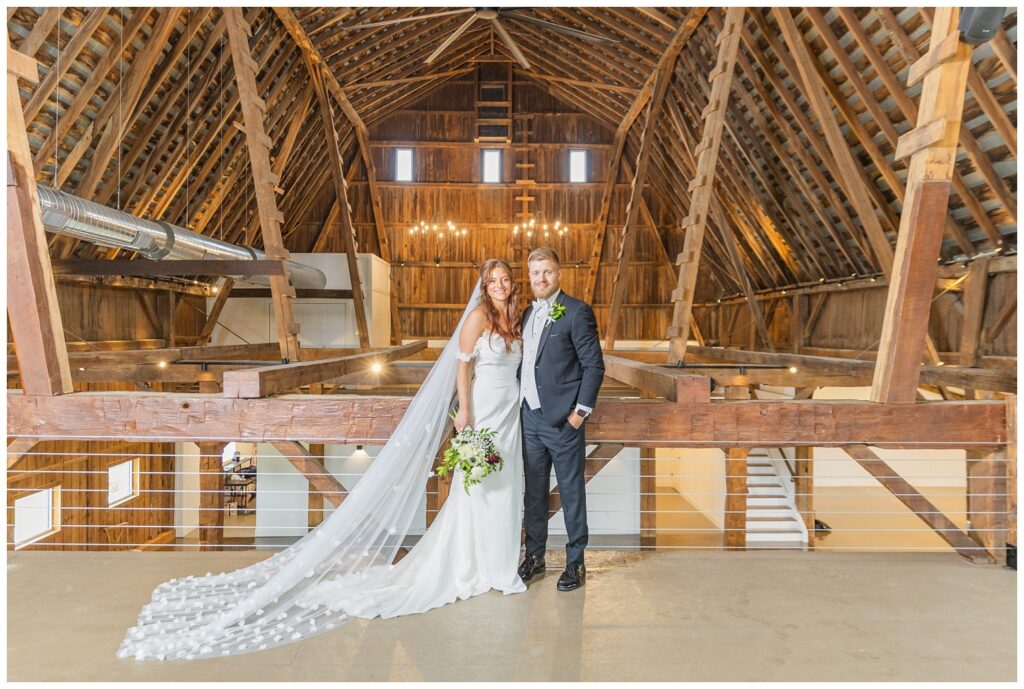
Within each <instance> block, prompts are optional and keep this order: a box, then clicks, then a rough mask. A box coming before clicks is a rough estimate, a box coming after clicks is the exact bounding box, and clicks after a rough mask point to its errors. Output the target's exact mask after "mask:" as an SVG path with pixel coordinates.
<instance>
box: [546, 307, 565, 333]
mask: <svg viewBox="0 0 1024 689" xmlns="http://www.w3.org/2000/svg"><path fill="white" fill-rule="evenodd" d="M564 315H565V306H563V305H562V304H558V303H555V304H552V305H551V308H550V309H549V310H548V320H547V321H546V322H545V323H544V327H545V328H546V327H548V326H549V325H551V324H552V323H554V322H555V321H557V320H558V319H559V318H561V317H562V316H564Z"/></svg>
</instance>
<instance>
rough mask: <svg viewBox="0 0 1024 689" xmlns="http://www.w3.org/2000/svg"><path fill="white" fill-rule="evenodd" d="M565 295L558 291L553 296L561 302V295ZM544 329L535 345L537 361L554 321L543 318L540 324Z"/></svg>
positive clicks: (557, 301) (557, 302)
mask: <svg viewBox="0 0 1024 689" xmlns="http://www.w3.org/2000/svg"><path fill="white" fill-rule="evenodd" d="M564 296H565V292H559V293H558V296H557V297H555V303H556V304H561V303H562V297H564ZM541 327H542V328H544V330H542V331H541V334H540V343H539V344H538V345H537V361H540V355H541V354H543V353H544V345H545V344H547V342H548V335H550V334H551V328H553V327H555V324H554V322H551V323H550V324H549V323H548V321H547V319H545V320H544V325H542V326H541Z"/></svg>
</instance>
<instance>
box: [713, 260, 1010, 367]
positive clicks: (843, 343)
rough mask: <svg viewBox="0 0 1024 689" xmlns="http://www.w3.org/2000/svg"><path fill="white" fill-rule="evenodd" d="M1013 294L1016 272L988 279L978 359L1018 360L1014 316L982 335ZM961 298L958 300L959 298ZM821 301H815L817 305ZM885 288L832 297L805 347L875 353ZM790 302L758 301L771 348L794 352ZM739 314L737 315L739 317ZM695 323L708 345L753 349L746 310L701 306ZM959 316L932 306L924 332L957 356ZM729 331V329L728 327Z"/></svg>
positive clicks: (938, 304) (935, 304) (742, 306)
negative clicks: (991, 335) (994, 331)
mask: <svg viewBox="0 0 1024 689" xmlns="http://www.w3.org/2000/svg"><path fill="white" fill-rule="evenodd" d="M1016 289H1017V274H1016V273H1015V272H1009V273H996V274H992V275H990V276H989V278H988V288H987V291H986V294H985V311H984V317H983V320H982V326H981V328H982V333H983V336H982V338H981V342H980V345H979V348H978V353H979V354H980V355H982V356H1014V357H1015V356H1017V325H1016V324H1017V316H1016V314H1014V315H1013V316H1012V317H1011V318H1010V321H1009V322H1008V323H1007V324H1006V326H1005V327H1003V329H1002V331H1001V332H1000V333H999V334H998V335H997V336H996V337H995V338H991V339H986V338H985V337H984V333H985V331H986V329H988V327H989V326H990V325H991V324H992V323H993V322H994V321H995V320H996V317H997V316H998V313H999V310H1000V308H1001V307H1002V305H1003V304H1005V303H1006V301H1007V300H1008V299H1010V298H1011V297H1012V296H1013V294H1014V293H1015V292H1016ZM957 296H959V295H957ZM817 298H819V297H815V299H817ZM885 299H886V288H885V287H875V288H870V289H858V290H853V291H849V292H842V291H838V292H830V293H828V299H827V301H826V302H825V305H824V306H823V307H822V311H821V315H820V316H819V317H818V319H817V322H816V324H815V326H814V329H813V330H812V331H811V333H810V337H809V338H808V339H807V340H806V341H805V342H804V347H810V348H813V347H821V348H825V349H845V350H855V351H875V350H877V348H878V339H879V337H880V335H881V332H882V320H883V318H884V315H885ZM791 304H792V299H791V298H785V297H783V298H780V299H776V300H770V301H762V302H761V308H762V310H763V311H764V315H765V319H766V320H767V323H768V332H769V335H770V336H771V338H772V342H773V343H774V344H775V345H776V346H777V347H780V348H783V349H789V348H791V347H792V345H793V342H792V336H791V311H790V306H791ZM737 312H738V313H737ZM694 318H695V319H696V320H697V323H698V325H699V326H700V328H701V332H702V333H703V334H704V336H705V338H707V339H708V340H709V341H710V343H711V344H721V345H723V346H727V347H728V346H734V347H743V348H745V349H747V348H750V346H751V337H752V332H753V325H752V321H751V315H750V309H748V308H747V306H746V304H722V305H719V306H699V307H696V308H695V309H694ZM962 323H963V316H962V315H961V314H960V313H959V311H957V310H956V309H952V308H949V307H947V306H946V305H944V304H943V303H942V302H939V301H933V302H932V310H931V318H930V319H929V322H928V331H929V334H930V335H931V336H932V338H933V340H934V341H935V344H936V346H937V347H938V349H939V351H942V352H956V351H959V349H960V328H961V325H962ZM730 324H731V325H732V328H731V329H729V325H730Z"/></svg>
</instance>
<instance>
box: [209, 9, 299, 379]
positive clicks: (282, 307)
mask: <svg viewBox="0 0 1024 689" xmlns="http://www.w3.org/2000/svg"><path fill="white" fill-rule="evenodd" d="M224 18H225V21H226V24H227V30H228V39H229V44H230V47H231V59H232V63H233V64H234V67H235V82H236V84H237V86H238V95H239V101H240V103H241V106H242V117H243V119H244V121H245V140H246V146H247V148H248V151H249V166H250V168H251V169H252V176H253V183H254V185H255V188H256V205H257V208H258V212H259V216H260V230H261V233H262V235H263V250H264V252H265V253H266V255H267V258H269V259H278V260H281V261H285V260H287V259H288V258H290V254H289V253H288V252H287V251H286V250H285V248H284V245H283V244H282V240H281V223H282V222H283V220H284V216H283V215H281V211H279V210H278V208H277V199H276V196H275V195H276V191H275V187H276V186H277V184H278V183H279V182H280V181H281V180H280V177H278V176H277V175H275V174H274V172H273V170H272V168H271V165H270V137H268V136H267V134H266V132H265V131H264V126H263V118H264V117H265V115H266V103H265V102H264V101H263V99H262V98H260V95H259V90H258V88H259V87H258V86H257V84H256V72H257V69H258V66H257V64H256V62H255V61H254V60H253V59H252V55H251V53H250V51H249V41H248V36H249V35H250V30H249V26H248V24H247V23H246V21H245V17H244V16H243V15H242V11H241V10H240V9H238V8H234V7H228V8H225V9H224ZM270 288H271V290H272V291H273V294H274V297H273V305H274V321H275V326H276V328H277V339H278V343H279V345H280V347H281V358H282V359H286V360H289V361H298V360H299V339H298V335H299V324H298V323H297V322H295V318H294V316H293V315H292V304H291V298H292V297H294V294H295V291H294V289H293V288H292V287H291V285H289V284H288V278H287V277H284V276H272V277H271V278H270Z"/></svg>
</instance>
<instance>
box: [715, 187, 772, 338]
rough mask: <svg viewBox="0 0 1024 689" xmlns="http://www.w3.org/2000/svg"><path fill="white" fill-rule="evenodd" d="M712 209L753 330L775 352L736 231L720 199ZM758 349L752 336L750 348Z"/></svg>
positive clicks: (716, 200)
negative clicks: (740, 288) (745, 302)
mask: <svg viewBox="0 0 1024 689" xmlns="http://www.w3.org/2000/svg"><path fill="white" fill-rule="evenodd" d="M711 208H712V211H713V212H714V214H715V220H716V223H717V225H718V227H719V229H720V230H721V235H722V244H724V245H725V250H726V253H727V254H729V260H730V262H731V263H732V265H733V270H735V271H736V276H737V277H738V278H739V280H740V287H742V288H743V294H744V296H746V298H747V308H748V309H749V310H750V322H751V329H756V332H757V333H758V334H760V335H761V341H762V342H764V345H765V347H767V348H768V351H771V352H774V351H775V346H774V345H772V339H771V336H770V335H769V334H768V327H767V326H766V325H765V321H764V314H763V313H761V306H760V304H759V303H758V301H757V295H756V294H755V293H754V286H753V285H752V284H751V282H750V275H748V274H747V269H746V268H745V267H744V266H743V260H742V259H741V258H740V251H739V246H738V245H737V241H736V232H735V229H734V228H733V226H732V224H731V223H730V222H729V220H728V218H727V217H726V215H725V210H724V209H723V208H722V206H721V203H720V202H719V201H718V199H716V198H712V199H711ZM756 347H757V340H756V339H755V338H754V337H753V336H752V337H751V344H750V348H751V349H755V348H756Z"/></svg>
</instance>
